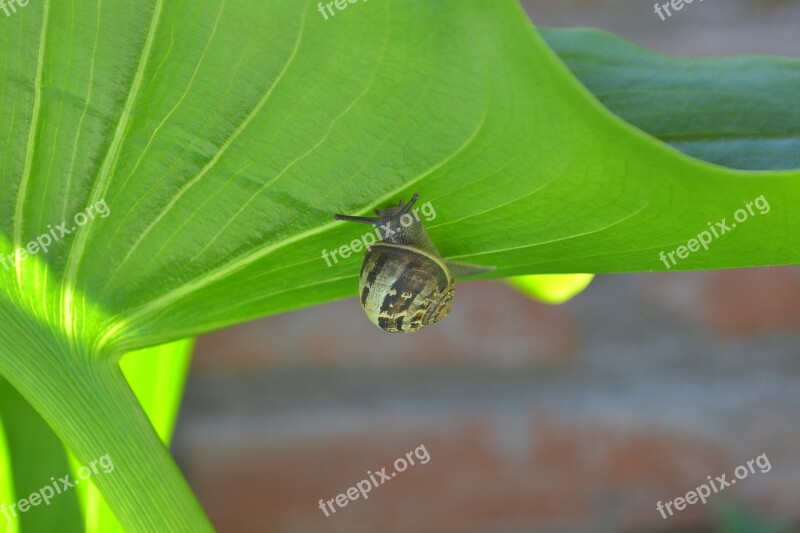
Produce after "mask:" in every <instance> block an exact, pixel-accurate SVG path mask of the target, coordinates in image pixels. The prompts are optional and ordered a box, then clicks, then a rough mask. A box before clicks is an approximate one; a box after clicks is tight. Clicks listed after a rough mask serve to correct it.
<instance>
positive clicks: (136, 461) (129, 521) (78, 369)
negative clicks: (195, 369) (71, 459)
mask: <svg viewBox="0 0 800 533" xmlns="http://www.w3.org/2000/svg"><path fill="white" fill-rule="evenodd" d="M34 339H36V336H27V335H24V336H23V335H18V336H15V337H13V338H9V337H5V338H3V336H2V335H0V370H1V371H2V372H3V374H5V376H6V377H7V378H8V380H9V381H10V382H11V383H12V384H13V385H14V386H15V387H16V388H17V390H18V391H19V392H20V393H21V394H22V395H23V396H24V397H25V398H26V399H27V400H28V402H30V404H31V405H33V406H34V407H35V408H36V410H37V411H38V412H39V413H40V414H41V416H42V417H43V418H44V419H45V420H46V421H47V423H48V424H49V425H50V427H51V428H52V429H53V430H54V431H55V432H56V434H57V435H58V436H59V438H61V440H62V441H63V442H64V444H65V445H66V446H67V447H68V448H69V449H70V450H71V451H72V452H73V453H74V454H75V455H76V456H77V458H78V459H79V460H80V461H81V463H82V464H83V465H86V466H88V465H90V464H91V463H92V461H96V460H98V459H100V458H101V457H103V456H105V455H106V454H108V455H109V456H110V459H111V461H112V462H113V470H112V471H110V472H109V473H104V470H103V469H98V470H99V472H98V473H93V474H92V475H91V479H92V480H93V481H94V482H95V484H96V485H97V486H98V488H99V489H100V491H101V492H102V494H103V496H104V497H105V499H106V501H107V502H108V504H109V505H110V507H111V508H112V509H113V510H114V512H115V514H116V515H117V518H118V519H119V521H120V523H121V524H122V525H123V526H124V527H125V529H126V530H127V531H129V532H132V533H138V532H142V533H152V532H154V531H176V532H178V531H180V532H182V531H186V532H191V533H201V532H206V531H213V528H212V526H211V524H210V522H209V521H208V519H207V518H206V516H205V513H204V512H203V510H202V508H201V507H200V505H199V503H198V502H197V500H196V498H195V497H194V494H193V493H192V491H191V489H190V488H189V486H188V484H187V483H186V481H185V479H184V477H183V475H182V474H181V472H180V470H179V469H178V468H177V466H176V465H175V462H174V461H173V459H172V457H171V456H170V454H169V451H168V450H167V448H166V447H165V446H164V444H163V443H162V442H161V441H160V440H159V438H158V435H157V434H156V432H155V430H154V429H153V427H152V425H151V424H150V422H149V421H148V419H147V416H146V415H145V413H144V412H143V411H142V409H141V407H140V405H139V403H138V402H137V400H136V397H135V396H134V394H133V392H132V391H131V389H130V387H129V386H128V384H127V382H126V381H125V378H124V376H123V374H122V371H121V370H120V368H119V364H118V363H117V361H116V360H115V359H108V358H89V357H85V356H84V354H80V355H78V356H77V357H76V354H73V353H69V352H62V351H58V347H59V346H64V344H60V343H59V344H50V343H48V342H46V341H45V340H44V339H41V338H40V340H39V342H36V341H35V340H34ZM20 340H22V341H25V340H27V341H32V342H26V343H23V342H20ZM9 341H10V342H9ZM65 474H67V472H52V476H53V477H54V478H56V479H58V478H61V477H62V476H64V475H65ZM73 481H80V480H73ZM47 484H52V481H51V480H49V479H43V480H42V486H44V485H47Z"/></svg>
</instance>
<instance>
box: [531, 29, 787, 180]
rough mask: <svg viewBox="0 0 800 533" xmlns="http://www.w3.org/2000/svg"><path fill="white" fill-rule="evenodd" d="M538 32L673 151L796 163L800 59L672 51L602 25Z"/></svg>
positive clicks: (766, 163)
mask: <svg viewBox="0 0 800 533" xmlns="http://www.w3.org/2000/svg"><path fill="white" fill-rule="evenodd" d="M540 31H541V33H542V36H543V37H544V38H545V39H546V40H547V43H548V44H549V45H550V46H551V47H553V50H554V51H555V52H556V53H557V54H558V55H559V57H560V58H561V59H562V60H563V61H564V62H565V63H566V64H567V66H568V67H569V68H570V70H572V72H573V73H574V74H575V75H576V76H577V77H578V78H579V79H580V80H581V82H582V83H583V84H584V85H586V87H587V88H588V89H589V90H591V91H592V93H593V94H594V95H595V96H596V97H597V98H598V99H599V100H600V101H601V102H602V103H603V104H604V105H605V106H606V107H608V108H609V109H610V110H611V111H612V112H614V113H615V114H617V115H619V116H620V117H622V118H623V119H625V120H626V121H628V122H630V123H631V124H633V125H634V126H636V127H638V128H641V129H643V130H644V131H646V132H648V133H650V134H652V135H654V136H656V137H658V138H659V139H661V140H663V141H664V142H668V143H669V144H671V145H672V146H674V147H675V148H677V149H678V150H681V151H683V152H685V153H687V154H689V155H691V156H694V157H697V158H699V159H703V160H705V161H711V162H713V163H718V164H720V165H723V166H726V167H731V168H741V169H746V170H762V169H763V170H766V169H796V168H800V105H798V104H799V103H800V97H799V96H798V95H800V61H798V60H797V59H788V58H782V57H765V56H746V57H718V58H682V57H672V56H667V55H664V54H660V53H657V52H653V51H651V50H648V49H646V48H643V47H641V46H637V45H635V44H632V43H629V42H627V41H625V40H623V39H620V38H619V37H616V36H614V35H612V34H610V33H606V32H604V31H601V30H595V29H585V28H569V29H551V28H541V29H540Z"/></svg>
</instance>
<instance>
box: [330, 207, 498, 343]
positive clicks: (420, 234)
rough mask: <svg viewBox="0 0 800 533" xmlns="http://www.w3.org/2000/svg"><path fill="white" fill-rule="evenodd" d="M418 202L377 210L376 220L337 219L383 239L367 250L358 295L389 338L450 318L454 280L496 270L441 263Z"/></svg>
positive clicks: (357, 218) (335, 216)
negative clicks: (365, 226) (364, 226)
mask: <svg viewBox="0 0 800 533" xmlns="http://www.w3.org/2000/svg"><path fill="white" fill-rule="evenodd" d="M418 198H419V195H418V194H416V193H415V194H414V195H413V196H412V197H411V200H409V201H408V203H406V204H405V205H403V201H402V200H400V203H399V204H398V205H393V206H390V207H387V208H386V209H382V210H381V209H376V210H375V214H376V215H377V217H355V216H349V215H334V218H335V219H336V220H343V221H347V222H358V223H361V224H369V225H371V226H375V227H376V228H378V235H379V236H380V238H381V240H380V241H378V242H376V243H375V244H373V245H371V246H370V247H368V248H367V252H366V253H365V255H364V262H363V263H362V265H361V274H360V277H359V284H358V289H359V290H358V292H359V299H360V300H361V307H363V308H364V312H365V313H366V315H367V318H369V319H370V321H371V322H372V323H373V324H375V325H376V326H378V327H379V328H381V329H382V330H384V331H388V332H390V333H409V332H413V331H417V330H420V329H422V328H423V327H425V326H428V325H430V324H433V323H435V322H438V321H440V320H442V319H443V318H444V317H446V316H447V315H448V313H450V302H451V301H452V299H453V292H454V282H453V278H454V277H456V276H458V277H461V276H471V275H475V274H481V273H484V272H490V271H492V270H494V267H483V266H477V265H469V264H466V263H459V262H455V261H448V260H446V259H443V258H442V256H441V254H440V253H439V250H437V249H436V246H435V245H434V244H433V241H431V238H430V237H429V236H428V232H427V231H425V226H424V224H423V222H422V220H421V219H420V217H419V216H417V215H416V213H414V215H412V214H411V209H412V208H413V207H414V204H415V203H416V202H417V199H418ZM404 215H405V216H404Z"/></svg>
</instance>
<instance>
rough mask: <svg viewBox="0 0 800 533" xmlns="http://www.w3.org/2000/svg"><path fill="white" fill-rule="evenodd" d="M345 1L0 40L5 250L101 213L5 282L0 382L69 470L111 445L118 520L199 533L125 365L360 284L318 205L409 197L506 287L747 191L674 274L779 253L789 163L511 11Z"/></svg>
mask: <svg viewBox="0 0 800 533" xmlns="http://www.w3.org/2000/svg"><path fill="white" fill-rule="evenodd" d="M346 5H347V6H348V7H347V10H346V11H343V12H340V13H338V14H337V15H336V16H335V17H333V18H330V20H325V19H324V18H323V16H322V15H321V14H320V13H318V12H317V11H316V6H317V4H316V3H314V2H285V1H283V2H279V1H277V0H273V1H269V2H263V1H261V2H256V1H255V0H252V1H245V0H239V1H229V2H224V3H223V2H222V1H220V0H195V1H193V2H191V3H190V2H188V1H186V0H184V1H178V0H176V1H170V2H166V1H165V0H150V1H148V2H138V3H130V4H125V3H121V2H114V3H111V2H101V1H100V0H95V1H90V0H87V1H85V2H80V3H72V2H70V3H67V2H53V1H47V0H43V1H42V2H41V3H37V4H30V5H28V6H27V7H25V8H24V9H22V10H20V11H19V12H18V13H17V14H15V15H14V16H13V17H10V18H8V19H7V20H4V21H3V22H4V24H3V25H2V27H1V28H0V47H2V49H3V50H4V53H3V55H2V57H0V72H2V76H3V84H2V87H1V88H0V132H4V133H6V135H7V142H6V143H5V146H6V147H7V149H6V151H5V153H4V157H3V158H2V162H0V183H2V185H3V187H4V190H6V191H9V192H10V194H7V195H4V196H1V197H0V221H2V226H1V227H0V253H2V254H4V256H6V259H7V257H8V255H9V254H11V253H12V251H13V250H15V249H18V248H19V247H22V246H25V245H26V244H27V243H28V242H31V241H32V239H36V238H37V237H39V236H40V235H42V234H44V233H46V232H49V231H50V226H48V225H51V226H57V225H59V224H60V223H61V222H62V221H67V229H71V226H72V225H76V226H77V224H73V220H75V219H74V218H73V217H74V216H75V214H77V213H80V212H85V210H86V209H87V208H88V207H92V208H93V210H94V212H95V214H98V213H101V214H105V213H106V212H107V211H105V207H107V208H108V209H109V211H108V213H109V214H108V216H107V217H102V216H96V217H95V218H94V219H87V220H86V222H87V223H86V224H85V225H84V226H83V227H80V228H78V227H76V230H75V231H74V232H71V233H70V234H69V235H66V236H64V238H63V239H61V240H59V241H58V242H55V243H53V244H52V246H51V248H50V250H49V252H48V253H47V254H46V255H45V254H37V255H33V256H31V257H29V258H27V259H26V260H25V261H22V262H21V263H20V265H19V266H18V267H17V268H13V269H10V270H8V271H7V270H5V269H3V268H0V370H2V373H3V374H4V375H5V376H6V377H7V378H8V379H9V380H10V381H11V382H12V383H13V385H14V386H15V387H16V388H17V389H18V390H20V392H21V393H22V394H23V395H24V396H25V398H26V399H27V400H28V401H29V402H30V403H31V404H32V405H33V406H34V407H35V408H36V409H37V411H38V412H39V413H40V414H41V415H42V417H43V418H44V420H45V421H46V422H47V423H48V424H50V425H51V426H52V427H53V429H54V430H55V431H56V433H57V434H58V436H59V437H60V438H61V439H62V440H64V441H65V442H66V443H67V444H68V446H69V448H70V449H71V450H72V451H74V453H75V454H76V456H77V458H78V460H79V461H81V462H82V463H86V462H87V461H90V460H92V459H94V458H95V457H98V456H99V455H102V454H104V453H111V454H112V456H113V457H114V458H115V465H116V471H115V474H114V475H110V476H103V477H101V478H98V479H97V483H98V486H99V487H100V489H101V490H102V491H103V494H104V496H105V497H106V499H107V500H108V502H109V504H110V505H111V506H112V508H113V509H114V510H115V512H116V513H117V515H118V517H119V519H120V521H121V522H122V523H123V524H124V525H125V526H126V528H127V529H129V530H130V531H160V530H167V529H169V530H175V531H203V530H208V529H210V525H209V524H208V523H207V521H206V520H205V519H204V517H203V516H202V511H201V510H200V508H199V506H198V505H197V503H196V501H195V500H194V499H193V498H192V496H191V494H190V492H189V491H188V488H187V487H186V485H185V482H184V481H183V480H182V478H181V477H180V474H179V473H178V472H177V469H176V467H175V465H174V463H173V462H172V461H171V459H170V457H169V455H168V453H167V451H166V449H165V448H164V446H163V445H162V444H161V442H160V441H159V439H158V435H157V434H156V433H155V431H154V430H153V429H152V427H151V426H150V425H149V423H148V421H147V418H146V417H145V416H144V413H143V412H142V411H141V409H140V407H139V405H138V403H137V401H136V398H135V397H134V396H133V394H132V393H131V391H130V390H129V388H128V386H127V384H126V382H125V380H124V378H123V376H122V374H121V372H120V369H119V367H118V364H117V360H118V358H119V356H120V354H121V353H123V352H125V351H129V350H134V349H139V348H143V347H146V346H151V345H155V344H160V343H163V342H167V341H172V340H176V339H179V338H184V337H187V336H191V335H194V334H198V333H201V332H205V331H209V330H211V329H214V328H219V327H222V326H225V325H228V324H232V323H236V322H240V321H243V320H247V319H251V318H254V317H257V316H261V315H264V314H268V313H276V312H280V311H285V310H288V309H293V308H297V307H300V306H304V305H312V304H315V303H320V302H323V301H327V300H331V299H334V298H341V297H344V296H348V295H352V294H355V291H356V286H357V281H356V280H357V276H358V270H359V260H358V258H357V257H355V256H354V257H350V258H348V259H345V260H342V261H340V262H339V263H338V264H335V265H333V266H331V267H328V266H326V263H325V261H324V260H323V259H322V257H321V254H322V250H323V249H328V250H330V249H334V248H338V247H339V246H341V245H343V244H345V243H347V242H350V241H351V240H352V239H353V238H355V237H356V236H358V235H359V231H360V230H359V229H358V228H356V227H354V226H352V225H346V224H342V223H338V222H334V221H333V220H332V218H331V215H332V213H334V212H344V213H353V214H357V213H366V212H369V211H371V210H372V209H373V208H375V207H379V206H382V205H384V204H387V203H390V202H396V201H397V200H398V199H400V198H407V197H408V196H410V195H411V193H412V192H414V191H419V192H420V193H421V198H422V200H421V201H422V202H426V201H430V202H432V205H433V206H434V208H435V211H436V215H437V216H436V219H435V220H432V221H431V223H430V224H429V229H430V233H431V235H432V237H433V239H434V241H435V242H436V243H437V245H438V246H439V248H440V249H441V251H442V252H443V254H444V255H445V256H448V257H454V258H457V259H459V260H463V261H470V262H474V263H478V264H484V265H494V266H496V267H497V269H496V270H495V271H494V272H493V273H492V274H491V275H492V276H495V277H504V276H512V275H522V274H532V273H569V272H580V271H583V272H611V271H618V272H622V271H635V270H663V269H665V268H666V267H665V266H664V264H663V263H662V262H661V261H660V260H659V257H658V254H659V252H660V251H667V252H668V251H671V250H673V249H674V248H676V247H677V246H679V245H681V244H685V243H686V242H687V241H688V240H689V239H691V238H692V237H694V236H695V235H697V234H698V233H699V232H701V231H703V230H705V229H706V228H707V225H706V223H707V221H709V220H710V221H716V220H719V219H722V218H723V217H727V218H728V220H730V219H731V217H732V216H733V213H734V212H735V211H736V210H737V209H739V208H742V207H744V206H745V204H746V203H747V202H750V201H752V200H753V199H755V198H756V197H760V196H762V195H763V196H764V197H765V198H766V199H768V201H769V204H770V207H771V209H770V212H769V213H768V214H765V215H763V216H759V215H754V216H752V217H751V219H750V220H748V221H747V223H746V224H741V225H740V226H739V227H737V228H736V229H735V231H732V232H731V233H730V234H728V235H725V236H723V237H722V238H720V239H718V240H715V241H714V242H713V246H712V248H711V249H710V250H709V251H700V252H697V253H695V254H692V255H691V256H689V257H688V258H686V259H684V260H683V261H681V262H680V263H678V264H677V266H675V267H673V269H689V268H728V267H739V266H752V265H768V264H789V263H796V262H797V261H798V258H799V257H800V250H799V249H798V236H799V234H800V202H799V200H800V173H798V172H784V173H780V172H762V173H746V172H736V171H730V170H726V169H723V168H719V167H715V166H713V165H709V164H706V163H702V162H699V161H695V160H692V159H690V158H688V157H686V156H683V155H681V154H679V153H678V152H676V151H674V150H673V149H671V148H669V147H667V146H665V145H662V144H661V143H659V142H657V141H655V140H653V139H652V138H651V137H649V136H648V135H645V134H642V133H641V132H639V131H638V130H636V129H634V128H632V127H630V126H629V125H627V124H625V123H624V122H622V121H620V120H619V119H617V118H616V117H614V116H613V115H612V114H611V113H609V112H608V111H607V110H606V109H604V108H603V107H602V106H600V105H599V104H598V103H597V101H596V100H595V99H594V98H593V97H591V95H590V94H589V93H588V92H587V91H586V90H585V89H584V88H583V86H581V85H580V84H579V83H578V82H577V81H576V80H575V79H574V78H573V76H572V75H571V74H570V72H569V71H568V70H567V69H566V67H564V65H563V64H562V63H561V62H560V61H559V60H558V58H557V57H556V56H555V55H554V54H553V53H552V52H551V51H550V49H549V48H548V47H547V46H546V45H545V44H544V42H543V41H542V40H541V39H540V37H539V36H538V35H537V34H536V33H535V31H533V30H532V29H531V27H530V24H529V23H528V21H527V19H526V17H525V15H524V13H523V12H522V11H521V10H520V8H519V6H517V5H516V3H515V2H513V1H511V0H498V1H495V2H485V1H481V0H459V1H456V0H448V1H441V2H430V1H426V0H398V1H392V2H388V1H386V2H364V3H355V4H349V3H348V4H346ZM654 105H656V104H654ZM54 231H55V230H54ZM456 305H457V302H456ZM498 311H499V310H498ZM353 312H359V311H358V309H357V307H355V308H354V310H353Z"/></svg>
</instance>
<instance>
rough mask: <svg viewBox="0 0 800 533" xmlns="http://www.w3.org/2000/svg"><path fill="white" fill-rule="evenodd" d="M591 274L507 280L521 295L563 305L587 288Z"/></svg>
mask: <svg viewBox="0 0 800 533" xmlns="http://www.w3.org/2000/svg"><path fill="white" fill-rule="evenodd" d="M592 278H594V275H592V274H540V275H538V276H514V277H511V278H508V279H507V280H506V281H508V283H509V284H511V286H513V287H516V288H517V289H518V290H519V291H520V292H521V293H522V294H526V295H528V296H530V297H532V298H536V299H537V300H541V301H543V302H545V303H549V304H560V303H564V302H566V301H567V300H569V299H570V298H572V297H573V296H575V295H576V294H578V293H579V292H581V291H582V290H583V289H585V288H586V287H588V286H589V283H591V282H592Z"/></svg>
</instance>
